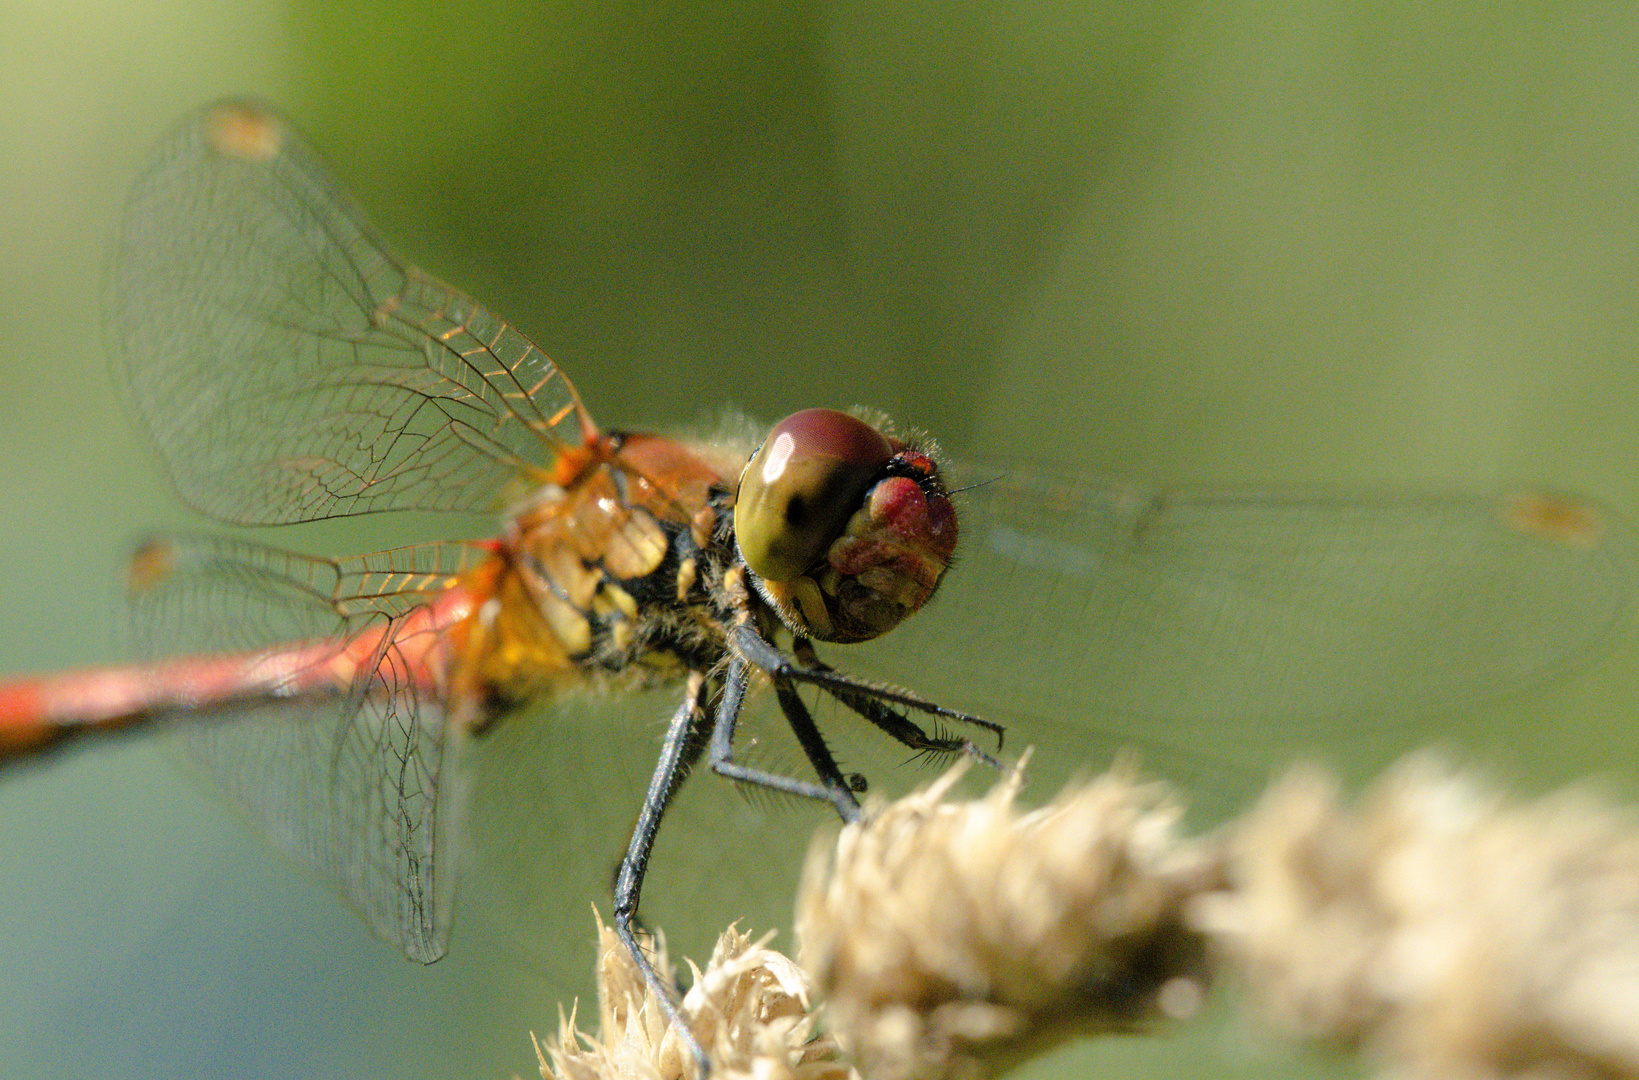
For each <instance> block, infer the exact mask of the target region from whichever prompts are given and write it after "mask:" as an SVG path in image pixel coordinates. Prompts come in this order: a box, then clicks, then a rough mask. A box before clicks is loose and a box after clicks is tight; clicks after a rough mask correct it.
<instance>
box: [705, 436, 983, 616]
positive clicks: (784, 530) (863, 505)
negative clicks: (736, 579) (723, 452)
mask: <svg viewBox="0 0 1639 1080" xmlns="http://www.w3.org/2000/svg"><path fill="white" fill-rule="evenodd" d="M956 531H957V530H956V510H955V508H954V507H953V506H951V502H950V495H949V493H948V492H947V491H946V490H945V483H944V480H943V479H942V478H941V477H940V475H939V467H938V465H937V464H936V463H935V462H934V461H933V459H932V458H930V457H929V456H928V455H926V454H924V453H922V452H921V451H919V450H916V449H914V448H912V447H908V446H906V445H904V444H903V443H900V442H899V441H897V440H895V439H891V438H889V437H888V436H886V435H884V434H882V432H880V431H878V430H877V429H876V428H874V427H872V426H871V425H869V424H867V423H865V422H864V421H863V420H859V419H856V418H854V417H852V416H849V415H848V414H847V413H841V412H836V411H834V410H832V409H808V410H806V411H804V412H799V413H793V414H792V415H790V416H788V417H786V418H785V419H784V420H781V421H780V422H779V423H778V424H776V425H775V426H774V430H772V431H770V432H769V433H768V438H767V439H765V440H763V444H762V446H760V447H758V448H757V452H756V453H755V454H753V455H751V460H750V461H748V462H747V463H746V467H745V471H744V472H742V473H741V474H740V487H739V491H738V493H737V494H736V496H735V502H734V535H735V540H736V542H737V543H738V545H739V549H740V558H741V560H742V561H743V562H744V563H745V565H746V567H747V568H748V569H750V570H751V577H752V580H753V581H754V582H755V583H756V587H757V590H758V592H759V593H761V594H762V596H763V599H765V600H767V601H768V603H769V604H770V606H772V607H773V608H774V610H775V612H777V613H778V614H779V616H780V619H781V620H782V621H783V622H784V623H785V625H786V626H787V627H789V628H790V630H791V632H792V633H794V634H799V635H801V636H804V637H811V638H816V639H818V640H820V641H844V642H847V641H867V640H869V639H871V638H874V637H876V636H878V635H879V634H883V633H886V632H887V631H888V630H891V629H893V628H894V627H895V626H897V625H899V623H900V622H901V621H903V620H904V618H905V617H906V616H907V615H909V614H911V613H912V612H914V611H915V610H916V609H917V608H920V607H921V606H922V605H923V604H925V603H927V602H928V600H929V598H931V597H932V596H933V592H934V590H935V589H937V588H938V587H939V580H940V579H941V578H942V577H943V576H944V573H945V569H946V567H948V566H949V565H950V559H951V554H952V552H953V551H954V550H955V548H956Z"/></svg>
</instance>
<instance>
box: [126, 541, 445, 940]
mask: <svg viewBox="0 0 1639 1080" xmlns="http://www.w3.org/2000/svg"><path fill="white" fill-rule="evenodd" d="M475 555H476V551H475V549H472V548H469V547H464V546H461V545H454V544H421V545H416V546H414V547H411V548H401V549H397V550H393V551H383V552H377V553H375V554H372V555H368V556H365V557H363V558H359V559H349V560H331V559H319V558H313V557H310V556H305V555H299V554H296V553H293V552H287V551H280V550H276V549H273V548H265V547H261V546H259V545H256V544H251V543H246V542H242V541H234V540H221V539H215V538H188V537H179V538H168V539H166V540H162V541H155V542H152V543H150V544H149V545H147V546H146V547H145V548H144V550H143V552H142V553H141V555H139V558H138V560H137V568H136V571H135V576H136V577H137V579H138V582H137V583H138V585H139V586H140V587H139V589H138V595H137V611H138V615H139V617H140V618H141V620H142V621H143V622H144V623H146V626H145V628H144V630H145V635H144V636H146V637H147V638H148V639H149V640H151V641H153V642H154V643H155V645H156V647H158V648H161V649H163V650H165V651H166V652H170V651H173V650H175V649H176V648H177V646H178V641H179V639H180V640H181V641H182V642H184V643H185V644H184V645H183V647H184V648H193V649H208V650H209V651H213V652H220V651H222V650H223V649H230V650H236V651H237V650H247V649H259V648H275V647H281V646H283V647H288V646H289V645H290V643H292V642H301V641H307V642H312V641H314V640H327V641H329V642H332V643H333V644H334V645H335V647H336V651H337V652H339V651H340V650H341V649H342V647H344V646H345V645H346V644H348V643H349V642H350V641H353V640H355V639H356V638H357V637H358V635H360V634H364V633H366V632H368V631H370V630H371V629H372V628H385V629H386V631H387V632H386V633H384V634H382V635H381V636H380V639H379V642H378V643H377V645H376V646H375V649H374V652H373V653H372V655H370V656H369V657H368V658H367V659H365V660H364V661H363V663H362V664H361V665H360V667H359V670H360V672H361V675H360V677H359V679H358V680H357V681H356V682H355V683H354V685H352V686H351V687H348V688H344V689H343V690H342V691H341V692H338V693H336V694H333V695H328V696H309V697H297V698H291V699H287V700H284V701H276V702H271V703H267V704H259V705H256V706H253V707H247V708H242V709H236V710H232V711H230V712H229V713H227V714H226V715H224V716H223V717H221V718H220V719H219V720H218V721H217V722H197V721H196V722H194V723H190V724H188V725H186V727H185V730H184V731H183V732H182V733H181V738H182V740H183V743H184V746H185V749H186V753H187V755H188V757H189V758H190V759H191V760H192V761H193V762H194V763H195V764H196V765H197V766H198V767H199V768H200V769H201V770H202V771H203V772H205V773H206V774H208V775H209V777H210V779H211V781H212V782H213V784H214V785H215V786H217V787H218V788H220V789H221V791H222V792H223V793H224V794H225V795H227V796H228V798H229V799H230V800H232V801H233V802H234V803H235V804H237V805H238V806H239V807H240V808H241V809H242V810H243V811H244V812H245V813H246V814H247V815H248V816H249V817H250V818H251V820H252V822H253V824H254V825H255V826H256V827H257V829H258V830H259V831H261V832H262V833H263V835H265V836H266V837H267V838H268V840H269V841H270V842H272V843H273V845H274V846H275V847H277V848H279V849H280V850H282V851H284V852H285V853H287V854H288V855H290V856H292V857H293V858H295V859H297V860H298V861H300V862H302V863H303V864H305V865H307V866H309V867H311V868H313V869H314V870H316V871H317V872H318V873H319V874H320V875H321V876H323V877H324V878H325V879H326V880H327V881H328V882H329V883H330V884H332V885H333V886H334V887H335V888H336V889H337V890H338V891H339V892H340V893H341V894H342V895H343V896H344V897H345V898H346V899H347V900H348V902H349V903H351V904H352V905H353V906H354V907H355V908H357V909H358V910H359V912H360V913H361V914H362V915H363V916H364V918H365V920H366V921H367V922H369V924H370V926H371V927H372V929H374V930H375V931H376V932H377V933H378V934H380V935H381V936H382V937H385V938H387V939H389V940H391V941H394V942H396V943H397V944H398V945H399V946H400V947H402V948H403V949H404V951H405V952H406V953H407V954H409V955H410V956H411V957H413V958H415V959H417V960H421V961H423V962H430V961H432V960H435V959H437V958H438V957H439V956H441V955H442V954H443V952H444V948H445V944H446V942H447V940H448V936H449V929H450V923H451V912H452V908H453V903H454V888H455V880H456V869H457V867H456V863H457V858H456V851H455V849H456V846H457V844H458V842H459V834H460V831H461V824H462V818H463V815H464V813H465V805H466V791H465V789H464V788H463V787H462V786H461V785H460V774H461V769H460V768H459V767H458V764H457V759H458V758H459V756H460V755H461V753H462V749H463V747H462V745H461V743H462V740H461V738H460V737H459V736H452V735H451V734H449V733H448V732H447V730H446V725H445V722H444V720H445V716H444V712H443V710H442V708H441V703H440V702H439V701H438V700H436V699H435V697H434V696H433V695H431V694H428V693H426V692H424V690H423V689H422V687H424V685H425V680H424V679H421V678H417V677H416V674H417V673H416V672H414V671H412V670H411V668H412V665H413V663H414V661H413V660H412V659H411V658H410V656H409V654H408V653H407V652H406V651H405V648H404V642H403V640H402V639H401V638H400V637H399V636H398V635H397V634H396V631H397V630H398V629H399V628H401V627H402V626H403V625H404V622H405V617H406V616H407V615H409V614H410V613H411V612H413V611H414V610H415V609H416V608H417V606H418V605H420V604H422V603H425V602H426V601H428V600H429V599H431V598H433V597H434V596H436V595H437V594H438V593H439V592H440V591H442V590H443V589H444V588H447V587H448V585H449V581H450V576H451V575H452V574H454V573H456V572H458V571H459V570H460V569H462V568H463V567H464V566H465V565H466V564H468V563H469V562H470V561H471V560H472V559H473V558H474V557H475ZM331 655H334V654H331Z"/></svg>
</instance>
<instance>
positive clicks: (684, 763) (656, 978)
mask: <svg viewBox="0 0 1639 1080" xmlns="http://www.w3.org/2000/svg"><path fill="white" fill-rule="evenodd" d="M708 685H709V684H708V682H707V680H706V677H705V675H703V674H702V673H700V672H692V673H690V675H689V681H688V688H687V689H686V690H685V691H684V694H683V701H682V703H681V704H679V705H678V707H677V712H675V713H674V714H672V718H671V723H670V724H669V725H668V726H667V728H666V739H665V742H664V743H662V744H661V749H660V760H659V761H658V762H656V763H655V768H654V775H653V776H652V777H650V779H649V790H648V791H647V792H646V793H645V794H644V796H643V809H642V810H641V811H639V813H638V815H637V825H636V826H635V827H634V828H633V829H632V839H631V842H630V843H629V844H627V846H626V857H625V858H624V859H622V860H621V861H620V872H619V873H618V874H617V875H616V876H615V912H614V922H615V934H616V935H617V936H618V937H619V938H620V940H621V943H622V944H624V945H625V946H626V950H627V951H628V952H630V953H631V954H632V960H633V962H634V963H636V964H637V968H638V970H639V971H641V972H642V973H643V981H644V983H646V984H647V985H648V987H649V990H650V991H651V992H653V994H654V996H655V999H656V1000H657V1001H659V1002H660V1009H661V1011H662V1012H664V1013H665V1014H666V1022H667V1023H668V1024H670V1025H671V1027H672V1030H674V1031H676V1032H677V1034H678V1036H679V1037H680V1038H682V1040H683V1043H684V1045H685V1046H686V1047H687V1048H688V1051H689V1053H690V1055H691V1056H693V1058H694V1060H695V1062H696V1064H698V1065H699V1066H700V1078H701V1080H705V1077H706V1076H707V1074H709V1073H710V1072H711V1063H710V1061H709V1060H708V1059H707V1057H706V1052H705V1050H703V1049H702V1048H701V1046H700V1044H699V1043H698V1042H696V1041H695V1038H694V1033H693V1032H692V1031H690V1030H689V1028H688V1025H687V1024H685V1023H684V1022H683V1014H682V1012H681V1011H680V1010H679V1008H678V1002H677V991H676V990H675V989H674V988H673V987H672V986H671V985H670V983H669V982H668V981H667V980H666V979H664V978H662V977H661V975H660V972H659V971H658V970H656V968H655V966H654V962H653V961H652V960H650V959H649V954H648V953H647V952H645V951H644V949H643V945H642V943H641V942H639V941H638V937H637V933H636V931H635V930H634V929H633V925H634V923H635V921H636V919H637V904H638V899H639V895H640V894H641V893H642V891H643V876H644V874H646V873H647V872H648V869H649V856H650V855H652V854H653V853H654V839H655V834H656V833H657V832H658V831H659V829H660V819H661V818H662V817H664V816H665V814H666V808H667V807H669V806H670V805H671V801H672V797H673V796H674V795H676V794H677V789H678V788H679V787H681V786H682V784H683V780H684V779H685V778H686V777H687V776H688V770H689V766H690V764H692V763H693V761H694V760H695V759H697V758H698V757H699V756H700V749H699V748H700V745H701V732H700V726H701V725H702V724H705V723H707V722H708V720H709V713H708V709H707V703H706V696H707V688H708ZM691 748H692V749H691Z"/></svg>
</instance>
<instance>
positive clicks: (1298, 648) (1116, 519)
mask: <svg viewBox="0 0 1639 1080" xmlns="http://www.w3.org/2000/svg"><path fill="white" fill-rule="evenodd" d="M981 475H982V476H988V478H989V479H991V480H993V481H994V482H991V483H986V484H983V485H982V486H979V487H976V488H974V489H972V490H969V491H967V492H964V493H963V494H962V495H960V496H959V498H960V500H961V503H960V508H961V511H962V514H963V518H962V525H963V535H962V541H961V543H960V545H959V547H958V549H957V554H958V561H957V564H956V565H955V566H954V567H953V569H952V570H951V571H950V572H949V574H948V576H947V579H946V583H945V584H944V585H943V586H942V588H941V590H940V593H939V594H938V595H937V596H936V597H935V599H934V601H933V603H932V604H931V605H930V607H929V609H928V610H927V611H926V612H924V613H922V614H920V615H918V617H917V618H916V619H914V620H911V621H909V622H908V623H907V625H906V626H905V627H904V628H902V629H901V630H899V631H896V634H895V636H896V638H899V640H896V641H895V642H894V644H893V646H892V654H893V657H892V658H893V660H894V662H895V663H896V664H897V665H898V666H900V667H901V669H902V670H908V671H918V670H921V669H922V668H921V667H920V665H923V664H926V665H928V666H930V667H933V668H950V667H957V668H959V669H960V670H959V671H958V672H956V673H955V674H954V675H953V679H954V681H953V685H954V686H956V687H958V688H960V690H959V691H958V694H956V695H952V694H949V693H947V694H945V696H946V697H947V698H951V699H952V703H955V702H956V701H961V702H963V703H964V704H963V706H962V707H967V705H966V704H965V703H966V702H972V701H974V700H975V698H977V699H978V700H977V702H976V704H977V705H978V706H980V707H983V706H986V705H989V706H991V707H992V708H995V709H996V710H997V711H1000V712H1002V713H1007V712H1013V713H1015V714H1016V713H1018V712H1019V711H1020V705H1021V703H1023V707H1024V709H1025V710H1027V711H1028V712H1030V713H1033V714H1036V715H1045V716H1052V717H1060V718H1080V720H1081V721H1082V722H1085V723H1088V724H1097V723H1106V724H1107V723H1109V720H1110V718H1111V717H1120V716H1125V717H1131V718H1148V719H1164V720H1182V721H1188V722H1212V723H1218V722H1235V721H1262V722H1266V724H1265V726H1268V723H1274V724H1275V725H1277V726H1280V725H1285V726H1286V729H1287V730H1290V725H1291V724H1292V723H1293V722H1294V721H1298V720H1303V721H1306V722H1309V723H1320V724H1336V723H1338V722H1339V721H1342V722H1348V721H1350V720H1360V719H1372V720H1379V719H1394V718H1401V719H1404V718H1406V717H1410V716H1419V715H1429V714H1433V713H1437V712H1439V711H1441V710H1444V709H1449V708H1451V707H1454V706H1457V705H1460V704H1463V703H1470V702H1475V701H1479V700H1483V699H1486V698H1490V697H1494V696H1497V695H1499V694H1501V693H1504V692H1506V691H1508V690H1510V689H1515V688H1518V687H1520V686H1522V685H1523V684H1526V683H1529V682H1532V681H1535V680H1538V679H1541V678H1544V677H1545V676H1547V675H1549V674H1551V673H1553V672H1554V671H1555V670H1556V669H1559V668H1562V667H1564V666H1565V665H1566V664H1567V663H1568V662H1571V661H1573V660H1574V659H1575V658H1576V657H1578V656H1579V655H1581V654H1584V653H1586V652H1588V651H1589V650H1590V649H1591V648H1592V647H1594V646H1595V645H1596V644H1597V643H1598V642H1599V641H1600V640H1601V639H1602V638H1604V637H1606V636H1607V635H1608V634H1609V633H1610V632H1611V631H1612V630H1613V628H1614V627H1615V626H1616V625H1617V623H1618V621H1619V620H1620V619H1621V618H1622V616H1623V615H1624V613H1625V612H1626V611H1627V609H1628V608H1629V606H1630V603H1631V601H1632V599H1633V591H1634V585H1635V581H1636V579H1639V575H1636V569H1639V560H1636V544H1635V537H1634V533H1633V531H1632V530H1631V529H1630V528H1629V527H1628V526H1627V525H1626V524H1625V523H1624V522H1622V521H1621V520H1619V519H1618V518H1616V517H1614V516H1613V515H1611V514H1610V513H1608V512H1607V511H1605V510H1604V509H1603V508H1601V507H1599V506H1597V505H1595V504H1593V503H1590V502H1587V501H1586V500H1582V499H1579V498H1577V497H1575V496H1570V495H1564V494H1559V493H1554V492H1546V491H1534V492H1533V491H1522V492H1517V493H1510V494H1500V495H1495V496H1485V495H1450V496H1445V495H1426V494H1415V495H1369V494H1368V495H1349V494H1346V493H1339V492H1304V491H1296V492H1285V493H1278V492H1277V493H1269V494H1250V493H1246V492H1237V491H1160V490H1151V489H1142V488H1137V487H1123V486H1104V487H1097V486H1088V485H1086V484H1082V483H1078V482H1074V481H1067V482H1062V483H1060V482H1054V481H1034V480H1027V479H1022V478H1019V477H1017V476H1016V475H1009V474H1003V473H999V472H996V471H990V472H988V474H981ZM997 476H1001V477H1002V479H1000V480H995V479H994V478H995V477H997ZM901 635H902V636H901ZM907 653H908V654H909V655H910V656H911V657H912V659H910V660H909V661H906V660H905V657H906V655H907ZM898 677H899V678H901V679H903V678H905V676H904V675H903V674H901V675H900V676H898Z"/></svg>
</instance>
